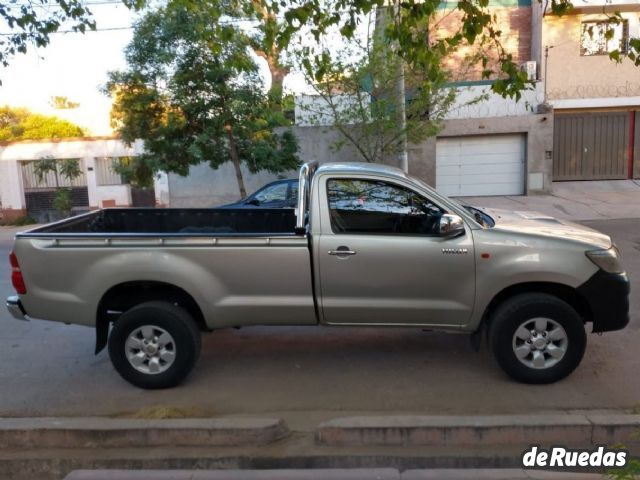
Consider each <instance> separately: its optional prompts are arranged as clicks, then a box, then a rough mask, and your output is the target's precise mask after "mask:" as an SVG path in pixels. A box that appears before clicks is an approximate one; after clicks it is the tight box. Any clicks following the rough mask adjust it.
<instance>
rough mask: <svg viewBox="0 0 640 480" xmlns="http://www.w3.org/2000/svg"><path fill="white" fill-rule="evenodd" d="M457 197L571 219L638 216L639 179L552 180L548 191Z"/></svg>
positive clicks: (504, 207)
mask: <svg viewBox="0 0 640 480" xmlns="http://www.w3.org/2000/svg"><path fill="white" fill-rule="evenodd" d="M458 200H459V201H461V202H462V203H465V204H467V205H477V206H483V207H490V208H503V209H506V210H527V211H537V212H542V213H545V214H547V215H551V216H552V217H556V218H562V219H567V220H573V221H582V220H611V219H618V218H640V180H607V181H594V182H554V183H553V186H552V193H551V195H530V196H500V197H465V198H459V199H458Z"/></svg>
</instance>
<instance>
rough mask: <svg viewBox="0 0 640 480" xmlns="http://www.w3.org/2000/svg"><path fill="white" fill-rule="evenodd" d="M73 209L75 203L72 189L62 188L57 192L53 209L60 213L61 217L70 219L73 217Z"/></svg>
mask: <svg viewBox="0 0 640 480" xmlns="http://www.w3.org/2000/svg"><path fill="white" fill-rule="evenodd" d="M72 207H73V203H72V200H71V189H70V188H60V189H59V190H58V191H57V192H56V196H55V197H54V199H53V208H55V209H56V210H58V212H60V215H62V216H63V217H68V216H70V215H71V209H72Z"/></svg>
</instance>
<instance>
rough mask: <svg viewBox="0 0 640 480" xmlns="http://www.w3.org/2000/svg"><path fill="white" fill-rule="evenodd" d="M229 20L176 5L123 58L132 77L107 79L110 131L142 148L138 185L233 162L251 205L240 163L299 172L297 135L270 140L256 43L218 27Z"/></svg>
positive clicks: (141, 29)
mask: <svg viewBox="0 0 640 480" xmlns="http://www.w3.org/2000/svg"><path fill="white" fill-rule="evenodd" d="M227 13H228V6H227V5H226V4H224V3H218V2H217V1H207V2H194V3H192V2H188V1H186V2H172V3H170V4H168V5H167V6H165V7H161V8H159V9H157V10H155V11H151V12H148V13H147V14H146V15H145V16H144V18H143V19H141V21H140V22H139V23H138V24H137V25H136V28H135V32H134V38H133V40H132V42H131V43H130V45H129V46H128V47H127V49H126V60H127V63H128V69H127V70H126V71H121V72H112V73H111V74H110V76H109V81H108V82H107V85H106V88H105V90H106V91H107V92H109V93H110V94H111V95H112V96H113V97H114V107H113V110H112V124H113V125H114V127H115V128H116V129H117V130H118V132H119V133H120V135H121V136H122V138H123V140H125V141H126V142H128V143H131V142H133V141H134V140H136V139H138V138H140V139H143V140H144V142H145V153H144V154H143V155H142V156H141V157H140V160H139V161H137V162H135V163H134V164H133V165H134V166H135V168H136V170H137V171H136V176H137V177H138V178H139V179H140V178H141V177H144V176H146V177H147V181H148V179H149V177H150V176H151V175H152V174H153V172H156V171H158V170H164V171H169V172H175V173H178V174H181V175H186V174H187V173H188V172H189V167H190V166H191V165H195V164H198V163H201V162H208V163H209V165H210V166H211V167H212V168H218V167H219V166H220V165H222V164H223V163H225V162H227V161H231V162H232V164H233V166H234V169H235V172H236V179H237V182H238V189H239V191H240V194H241V195H242V196H245V195H246V189H245V187H244V179H243V176H242V170H241V165H242V164H243V163H244V164H245V165H246V166H247V167H248V168H249V170H250V171H252V172H256V171H258V170H268V171H271V172H274V173H275V172H281V171H285V170H289V169H292V168H295V167H296V166H297V165H298V159H297V155H296V152H297V148H298V147H297V142H296V140H295V137H294V136H293V134H292V133H291V132H288V131H285V132H283V133H282V134H277V133H275V132H274V128H275V127H277V126H279V125H280V124H281V123H280V119H281V115H278V114H277V112H274V111H273V110H272V109H271V108H270V102H269V99H268V97H267V95H266V94H265V92H264V85H263V84H262V81H261V78H260V76H259V73H258V68H257V65H256V64H255V62H254V60H253V58H252V56H251V54H250V47H251V39H250V38H249V37H248V35H247V34H246V33H245V32H243V31H242V30H240V29H239V28H238V26H237V25H236V24H234V23H233V22H224V21H221V17H223V16H224V15H226V14H227ZM121 168H126V167H121ZM141 181H142V180H141Z"/></svg>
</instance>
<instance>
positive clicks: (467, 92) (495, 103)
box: [295, 82, 544, 127]
mask: <svg viewBox="0 0 640 480" xmlns="http://www.w3.org/2000/svg"><path fill="white" fill-rule="evenodd" d="M543 100H544V87H543V85H542V83H541V82H537V83H536V84H535V85H534V86H533V88H532V89H531V90H526V91H524V92H522V98H521V99H520V100H519V101H517V102H516V101H515V100H513V99H510V98H503V97H502V96H500V95H497V94H495V93H493V92H492V91H491V86H489V85H472V86H463V87H458V88H456V100H455V102H454V104H453V105H452V107H451V109H450V110H449V112H448V113H447V114H446V115H445V117H444V118H445V119H447V120H449V119H465V118H491V117H513V116H518V115H530V114H532V113H534V112H535V109H536V107H537V106H538V105H539V104H540V103H542V102H543ZM334 102H335V103H336V105H338V106H339V108H340V109H344V110H346V109H348V108H351V107H353V105H355V104H356V102H357V99H356V98H355V97H353V96H350V95H336V96H335V97H334ZM295 115H296V126H299V127H308V126H330V125H333V124H334V116H333V114H332V113H331V109H330V108H329V107H328V106H327V104H326V102H325V100H323V99H322V98H321V97H319V96H317V95H300V96H297V97H296V98H295Z"/></svg>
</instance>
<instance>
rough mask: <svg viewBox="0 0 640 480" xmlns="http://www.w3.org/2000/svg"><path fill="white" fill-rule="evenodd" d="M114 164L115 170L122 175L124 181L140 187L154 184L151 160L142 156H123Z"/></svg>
mask: <svg viewBox="0 0 640 480" xmlns="http://www.w3.org/2000/svg"><path fill="white" fill-rule="evenodd" d="M118 160H119V161H118V162H117V163H114V165H113V167H112V168H113V171H114V172H116V173H117V174H118V175H120V176H121V177H122V181H123V183H128V184H129V185H132V186H135V187H140V188H151V187H152V186H153V177H154V171H153V169H152V168H151V165H150V162H148V161H145V159H144V158H141V157H121V158H119V159H118Z"/></svg>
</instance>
